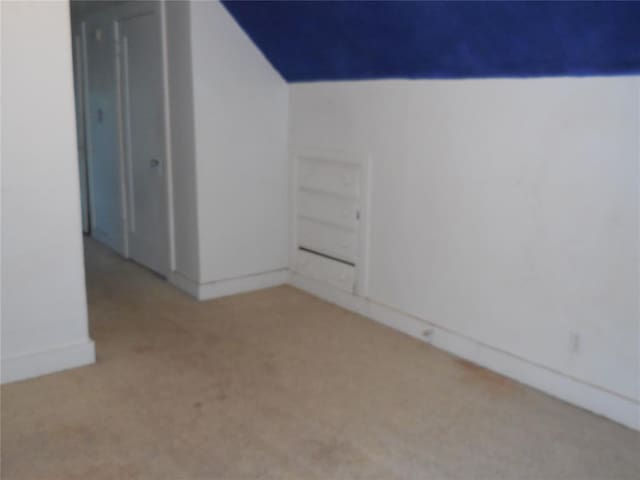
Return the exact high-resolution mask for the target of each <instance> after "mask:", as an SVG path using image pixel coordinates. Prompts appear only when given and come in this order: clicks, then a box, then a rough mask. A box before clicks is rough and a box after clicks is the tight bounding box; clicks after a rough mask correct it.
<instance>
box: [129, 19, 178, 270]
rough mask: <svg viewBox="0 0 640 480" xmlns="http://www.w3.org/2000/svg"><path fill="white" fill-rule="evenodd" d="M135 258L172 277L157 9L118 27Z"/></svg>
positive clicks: (132, 254)
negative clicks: (169, 252)
mask: <svg viewBox="0 0 640 480" xmlns="http://www.w3.org/2000/svg"><path fill="white" fill-rule="evenodd" d="M118 32H119V46H120V78H121V83H120V85H121V92H120V94H121V99H122V118H123V122H122V123H123V124H122V128H123V132H124V135H123V145H124V154H125V164H126V175H125V177H126V183H127V206H128V208H127V212H128V216H127V233H128V241H129V256H130V257H131V258H132V259H133V260H135V261H137V262H139V263H141V264H142V265H145V266H146V267H148V268H150V269H152V270H154V271H156V272H158V273H160V274H162V275H167V274H168V270H169V261H168V260H169V254H168V250H169V245H168V244H169V242H168V226H167V223H168V221H167V209H168V205H167V195H166V175H167V171H166V166H165V152H164V110H163V76H162V50H161V48H162V47H161V45H162V42H161V34H160V19H159V15H158V13H157V12H156V11H155V10H154V9H150V10H149V11H148V12H147V11H143V12H138V13H137V14H136V15H135V16H132V17H129V18H121V19H120V20H119V22H118Z"/></svg>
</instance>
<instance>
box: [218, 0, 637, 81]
mask: <svg viewBox="0 0 640 480" xmlns="http://www.w3.org/2000/svg"><path fill="white" fill-rule="evenodd" d="M223 4H224V5H225V6H226V8H227V9H228V11H229V12H230V13H231V15H233V17H234V18H235V19H236V21H237V22H238V23H239V24H240V26H241V27H242V28H243V29H244V30H245V31H246V32H247V34H248V35H249V37H251V39H252V40H253V41H254V42H255V44H256V45H257V46H258V47H259V48H260V49H261V50H262V52H263V53H264V54H265V56H266V57H267V58H268V59H269V61H271V63H272V64H273V66H274V67H275V68H276V69H277V70H278V71H279V72H280V73H281V74H282V76H283V77H284V78H285V79H286V80H287V81H290V82H298V81H313V80H356V79H376V78H468V77H529V76H556V75H615V74H634V73H640V2H628V3H623V2H620V3H619V2H610V1H606V0H605V1H603V2H593V3H592V2H588V3H587V2H513V3H512V2H401V1H387V2H383V1H376V2H365V1H331V2H329V1H315V2H308V1H305V2H296V1H281V2H271V1H223Z"/></svg>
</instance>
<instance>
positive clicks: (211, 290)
mask: <svg viewBox="0 0 640 480" xmlns="http://www.w3.org/2000/svg"><path fill="white" fill-rule="evenodd" d="M288 280H289V270H288V269H286V268H283V269H280V270H273V271H270V272H262V273H256V274H254V275H246V276H243V277H237V278H229V279H225V280H218V281H215V282H208V283H197V282H194V281H193V280H191V279H188V278H186V277H185V276H183V275H181V274H180V273H177V272H173V273H172V274H171V275H170V277H169V281H170V282H171V283H172V284H173V285H174V286H176V287H177V288H179V289H180V290H182V291H183V292H186V293H188V294H189V295H191V296H192V297H195V298H197V299H198V300H212V299H214V298H220V297H226V296H229V295H235V294H237V293H245V292H250V291H253V290H261V289H263V288H269V287H276V286H278V285H284V284H285V283H287V281H288Z"/></svg>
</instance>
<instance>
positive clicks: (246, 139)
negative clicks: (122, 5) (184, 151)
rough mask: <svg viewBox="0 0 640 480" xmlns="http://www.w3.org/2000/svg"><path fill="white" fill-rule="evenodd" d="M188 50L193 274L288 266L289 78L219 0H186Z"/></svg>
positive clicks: (214, 275) (210, 276)
mask: <svg viewBox="0 0 640 480" xmlns="http://www.w3.org/2000/svg"><path fill="white" fill-rule="evenodd" d="M191 53H192V62H193V87H194V109H195V150H196V158H197V165H196V169H197V192H198V227H199V244H200V272H199V273H200V278H199V279H197V280H199V282H200V283H207V282H213V281H217V280H226V279H232V278H238V277H245V276H250V275H256V274H261V273H265V272H273V271H274V270H282V269H286V268H287V261H288V259H287V235H288V227H287V225H288V189H287V181H288V178H287V175H288V157H287V122H288V87H287V84H286V83H285V82H284V80H283V79H282V78H281V77H280V76H279V74H278V73H277V72H276V71H275V70H274V69H273V67H272V66H271V64H270V63H269V62H268V61H267V60H266V59H265V58H264V57H263V55H262V54H261V53H260V51H259V50H258V49H257V48H256V46H255V45H254V44H253V43H252V42H251V40H250V39H249V37H247V35H246V34H245V33H244V32H243V31H242V30H241V29H240V27H239V26H238V25H237V24H236V22H235V20H233V18H232V17H231V16H230V15H229V13H228V12H227V11H226V9H225V8H224V7H223V6H222V5H221V4H220V3H218V2H217V1H207V2H193V3H192V4H191ZM282 278H284V277H282Z"/></svg>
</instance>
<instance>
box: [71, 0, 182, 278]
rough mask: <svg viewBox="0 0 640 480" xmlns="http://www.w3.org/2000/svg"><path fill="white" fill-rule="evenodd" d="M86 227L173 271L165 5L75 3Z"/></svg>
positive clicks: (134, 256)
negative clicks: (164, 48)
mask: <svg viewBox="0 0 640 480" xmlns="http://www.w3.org/2000/svg"><path fill="white" fill-rule="evenodd" d="M71 8H72V23H73V32H74V33H73V46H74V66H75V68H74V75H75V87H76V105H77V108H76V110H77V111H76V114H77V116H78V121H77V125H78V150H79V157H78V158H79V162H80V172H81V192H82V203H83V208H82V211H83V230H84V231H85V233H87V234H90V235H91V236H92V237H93V238H95V239H96V240H98V241H100V242H101V243H103V244H105V245H107V246H108V247H109V248H111V249H112V250H114V251H116V252H118V253H119V254H121V255H122V256H124V257H125V258H130V259H131V260H133V261H135V262H137V263H139V264H141V265H143V266H145V267H147V268H149V269H151V270H153V271H154V272H156V273H158V274H160V275H162V276H164V277H166V276H168V274H169V271H170V238H171V236H170V228H169V224H170V222H169V201H168V198H169V193H170V175H169V172H170V169H168V168H167V158H166V157H167V155H166V141H165V139H166V125H165V103H164V99H165V89H166V85H165V81H164V78H165V76H164V63H163V62H164V60H163V47H162V45H163V43H162V20H163V19H162V12H161V4H160V3H159V2H140V3H127V4H123V3H119V2H118V3H115V2H114V3H109V2H99V3H98V4H97V5H95V6H92V5H91V2H72V6H71Z"/></svg>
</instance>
